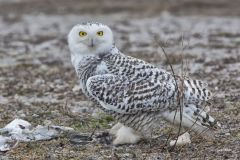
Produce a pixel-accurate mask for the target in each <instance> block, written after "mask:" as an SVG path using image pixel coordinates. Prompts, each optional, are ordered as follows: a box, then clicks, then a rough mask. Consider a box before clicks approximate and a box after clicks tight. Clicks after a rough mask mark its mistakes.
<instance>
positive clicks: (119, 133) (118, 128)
mask: <svg viewBox="0 0 240 160" xmlns="http://www.w3.org/2000/svg"><path fill="white" fill-rule="evenodd" d="M109 133H110V134H113V135H114V136H115V137H116V138H115V139H114V141H113V144H114V145H121V144H135V143H137V142H139V140H140V139H141V138H142V136H141V135H140V134H139V133H137V132H136V131H135V130H133V129H132V128H130V127H127V126H124V125H123V124H121V123H117V124H116V125H114V126H113V127H112V128H111V130H110V131H109Z"/></svg>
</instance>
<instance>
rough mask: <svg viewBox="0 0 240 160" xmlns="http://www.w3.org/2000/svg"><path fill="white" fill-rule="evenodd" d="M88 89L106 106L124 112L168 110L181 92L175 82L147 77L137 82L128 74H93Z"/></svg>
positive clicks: (88, 81)
mask: <svg viewBox="0 0 240 160" xmlns="http://www.w3.org/2000/svg"><path fill="white" fill-rule="evenodd" d="M87 90H88V92H89V93H90V95H91V96H92V97H94V99H96V100H97V101H98V102H99V103H100V104H101V105H102V106H103V107H104V108H106V109H108V110H112V111H115V112H117V113H124V114H132V113H136V112H138V111H153V110H154V111H155V110H166V109H167V107H168V106H170V105H171V104H172V103H174V102H173V101H174V96H175V94H176V93H177V92H176V87H175V85H174V84H173V83H172V81H165V82H162V83H160V81H158V82H156V81H155V82H154V79H153V78H152V77H147V76H146V77H142V78H140V79H138V81H133V80H131V79H129V78H128V77H126V76H121V75H112V74H104V75H96V76H93V77H90V78H89V79H88V80H87ZM171 100H172V101H171Z"/></svg>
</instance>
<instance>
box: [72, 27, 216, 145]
mask: <svg viewBox="0 0 240 160" xmlns="http://www.w3.org/2000/svg"><path fill="white" fill-rule="evenodd" d="M68 43H69V48H70V51H71V60H72V63H73V65H74V67H75V70H76V72H77V75H78V77H79V80H80V86H81V88H82V91H83V93H84V94H85V95H86V96H87V97H88V98H90V99H91V100H93V101H95V102H96V104H98V106H99V107H101V108H102V109H103V110H104V111H106V112H107V113H109V114H112V115H113V117H115V118H116V119H117V120H118V121H119V122H121V123H122V124H123V125H125V126H124V127H125V128H122V127H121V128H122V129H121V128H120V129H119V130H120V131H121V132H120V131H119V132H115V133H121V135H122V134H123V133H124V132H123V131H126V134H129V133H130V131H131V133H132V134H131V136H132V135H134V134H133V133H136V137H135V139H134V138H129V141H127V140H126V138H123V139H125V141H121V140H120V141H119V139H122V138H120V137H119V136H120V135H119V134H116V136H117V138H116V140H115V144H122V143H133V142H134V143H135V142H136V141H137V140H139V139H140V138H139V135H142V136H143V135H144V136H147V135H149V133H151V128H152V127H153V126H154V125H155V124H157V123H159V121H160V120H161V118H164V119H166V120H168V121H169V122H172V123H174V124H179V123H180V112H179V111H177V114H176V115H175V111H176V110H177V109H179V95H180V93H181V92H180V90H179V88H178V86H181V85H182V84H183V86H182V88H183V104H184V106H183V114H182V115H183V119H182V125H183V126H184V127H187V128H192V129H193V130H194V131H195V132H197V133H202V132H205V131H207V132H205V134H204V135H206V136H212V132H211V128H213V127H215V126H216V121H215V120H214V118H212V117H210V116H209V115H208V114H207V113H206V112H204V111H203V109H202V108H201V107H202V105H203V104H204V103H206V102H207V101H208V100H209V99H210V98H211V93H210V91H208V89H207V85H206V84H205V83H203V82H201V81H197V80H191V79H187V78H185V79H181V78H180V77H176V78H174V76H173V75H172V74H171V73H168V72H166V71H165V70H161V69H159V68H156V67H155V66H153V65H151V64H149V63H146V62H144V61H142V60H139V59H136V58H133V57H129V56H125V55H124V54H122V53H121V52H120V51H119V50H118V49H117V48H116V47H115V45H114V41H113V34H112V31H111V29H110V28H109V27H107V26H106V25H103V24H100V23H84V24H80V25H76V26H75V27H73V29H72V30H71V31H70V33H69V36H68ZM173 121H174V122H173ZM129 127H130V128H131V129H130V128H129ZM133 130H134V132H133ZM122 137H124V136H122ZM117 139H118V140H117ZM130 139H131V140H132V139H134V140H132V141H130Z"/></svg>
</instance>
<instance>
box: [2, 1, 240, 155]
mask: <svg viewBox="0 0 240 160" xmlns="http://www.w3.org/2000/svg"><path fill="white" fill-rule="evenodd" d="M140 2H141V3H140ZM140 2H139V4H138V5H136V3H138V2H136V1H124V2H122V1H121V2H120V1H119V2H118V1H114V2H113V1H111V2H110V1H109V0H104V1H101V4H99V2H98V1H95V0H91V1H81V2H79V1H75V0H71V1H68V2H66V1H62V0H60V1H51V0H48V1H46V0H44V1H28V0H24V1H23V0H22V1H0V4H1V5H0V6H1V7H0V13H1V16H0V93H1V94H0V127H3V126H5V125H6V124H7V123H8V122H10V121H11V120H13V119H14V118H16V117H19V118H23V119H25V120H27V121H29V122H31V123H32V124H33V125H37V124H43V123H45V121H46V120H47V121H48V122H51V123H53V124H56V125H63V126H69V127H73V128H74V129H75V130H77V131H78V132H79V133H85V134H91V133H92V131H93V130H94V129H95V128H96V126H99V128H98V129H97V130H96V133H101V132H103V131H106V129H108V128H110V127H111V126H112V125H113V124H114V121H113V120H112V119H111V118H109V117H107V116H106V115H101V116H96V114H95V112H96V111H95V106H94V105H92V104H91V105H87V106H86V104H85V103H82V102H83V101H84V102H85V101H86V98H85V97H84V96H83V94H82V93H81V92H80V91H77V90H76V89H75V88H77V86H76V85H77V84H78V82H77V77H76V75H75V71H74V69H73V67H72V65H71V62H70V55H69V50H68V47H67V41H66V37H67V34H68V32H69V30H70V29H71V27H72V26H73V25H75V24H77V23H79V22H82V21H100V22H103V23H106V24H108V25H109V26H110V27H111V28H112V29H113V32H114V35H115V40H116V44H117V46H118V48H119V49H120V50H121V51H122V52H123V53H126V54H128V55H131V56H134V57H138V58H140V59H144V60H146V61H148V62H151V63H154V64H155V65H156V66H158V67H160V68H164V69H167V70H169V67H168V65H167V64H166V58H165V56H164V55H163V53H162V52H161V50H159V49H158V48H157V46H156V42H155V41H154V37H153V35H156V36H158V37H159V41H160V42H161V43H162V44H164V46H165V49H166V51H167V53H168V55H169V56H170V59H171V62H172V63H173V67H174V69H175V72H176V73H181V70H180V69H181V53H182V52H183V53H184V65H185V66H184V67H185V70H186V72H187V73H188V75H189V76H191V77H192V78H194V79H201V80H203V81H206V82H207V83H209V87H210V88H211V90H212V91H213V93H214V95H215V98H214V100H213V105H212V107H211V108H212V110H211V115H213V116H214V117H215V118H216V119H218V120H219V122H220V123H221V124H222V130H221V131H219V132H218V133H217V134H216V140H215V141H213V142H209V141H206V140H204V139H202V138H200V137H197V136H194V134H191V135H192V143H191V144H189V145H186V146H183V147H178V148H176V149H175V150H173V151H170V150H168V148H166V146H164V143H165V142H166V138H167V136H168V135H169V132H170V128H171V127H170V126H166V127H164V128H161V129H160V130H158V133H157V134H158V135H160V137H159V138H157V139H155V140H153V141H152V142H144V141H143V142H140V143H139V144H137V145H124V146H119V147H117V148H113V147H112V146H111V145H110V144H107V143H105V142H99V143H94V144H87V145H85V146H78V145H75V144H72V143H71V142H70V141H69V137H66V136H64V137H60V138H57V139H54V140H51V141H43V142H36V143H21V144H20V145H19V146H18V147H17V148H15V149H13V150H11V151H9V152H6V153H0V156H1V159H34V158H35V159H112V158H113V157H115V159H193V158H195V159H239V158H240V152H239V151H240V133H239V130H240V125H239V124H240V113H239V110H240V101H239V99H240V85H239V84H240V58H239V55H240V53H239V49H240V38H239V35H240V32H239V26H240V20H239V18H238V17H231V15H235V16H237V15H239V9H238V5H237V4H238V2H237V1H231V2H225V1H221V0H218V1H216V2H214V3H213V2H208V1H191V0H187V1H176V2H175V1H172V2H171V3H169V2H167V1H154V0H151V1H150V2H149V1H140ZM159 3H161V4H159ZM143 10H144V12H143ZM179 15H181V16H179ZM189 15H191V16H189ZM214 15H217V16H214ZM182 39H183V45H182ZM182 46H185V49H184V50H183V51H182ZM76 106H80V107H85V109H84V110H87V111H82V113H78V114H77V115H75V114H73V113H71V112H70V113H69V109H70V108H74V107H76ZM86 108H88V109H86ZM46 146H48V147H46ZM113 151H114V152H115V154H113Z"/></svg>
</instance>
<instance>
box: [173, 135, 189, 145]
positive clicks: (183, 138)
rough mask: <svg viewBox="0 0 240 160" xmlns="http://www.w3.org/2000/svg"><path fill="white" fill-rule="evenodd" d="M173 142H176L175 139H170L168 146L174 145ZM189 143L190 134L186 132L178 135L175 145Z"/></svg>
mask: <svg viewBox="0 0 240 160" xmlns="http://www.w3.org/2000/svg"><path fill="white" fill-rule="evenodd" d="M175 142H176V140H172V141H170V146H174V144H175ZM190 143H191V140H190V134H189V133H188V132H186V133H184V134H182V135H180V136H179V137H178V139H177V143H176V146H182V145H185V144H190Z"/></svg>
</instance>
